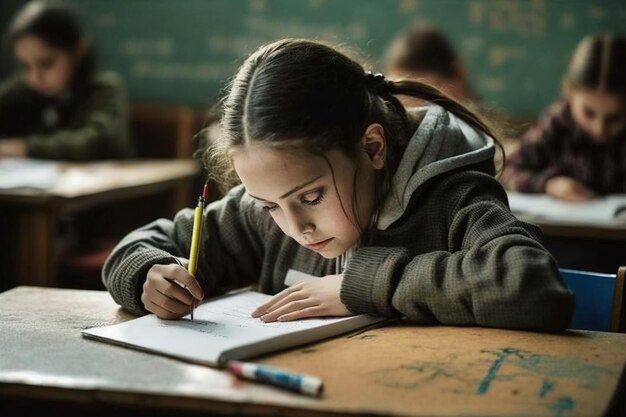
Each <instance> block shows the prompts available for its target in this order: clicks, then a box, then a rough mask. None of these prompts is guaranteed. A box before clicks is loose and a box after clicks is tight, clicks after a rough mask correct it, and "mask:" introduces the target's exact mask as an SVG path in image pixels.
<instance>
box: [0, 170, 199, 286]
mask: <svg viewBox="0 0 626 417" xmlns="http://www.w3.org/2000/svg"><path fill="white" fill-rule="evenodd" d="M35 164H36V162H35ZM54 167H55V168H58V175H55V177H54V181H51V184H50V186H49V187H47V188H45V189H35V188H16V189H0V212H1V214H2V216H3V217H4V218H2V219H0V220H2V222H0V225H4V226H5V227H6V228H7V229H9V231H8V235H9V238H8V241H9V242H11V245H13V246H14V248H15V249H14V248H11V249H10V250H14V251H15V252H16V253H15V256H13V257H11V258H10V259H6V258H7V257H6V256H4V253H6V252H7V251H6V250H2V251H0V252H1V253H0V262H2V265H0V270H2V271H4V272H3V274H6V275H8V276H10V277H12V279H13V280H14V282H15V284H17V285H43V286H57V285H58V282H57V279H56V267H55V263H56V256H57V253H58V248H57V240H58V239H57V238H58V236H57V224H58V220H59V218H60V217H61V216H62V215H67V214H72V213H77V212H80V211H81V210H85V209H89V208H97V207H103V206H107V205H108V206H109V207H110V205H111V204H115V203H118V202H124V201H132V200H135V201H137V200H138V199H140V198H143V197H149V196H154V195H159V194H161V193H164V195H165V197H164V198H163V203H162V204H161V205H160V207H159V208H160V209H163V210H166V211H167V216H168V217H171V216H174V214H175V213H176V212H177V211H178V210H180V209H181V208H183V207H186V206H189V205H191V204H193V201H194V198H193V197H191V196H190V195H191V193H190V190H191V188H190V187H191V185H192V183H193V179H194V178H195V177H196V175H197V174H198V172H199V170H200V167H199V164H198V163H197V161H193V160H174V159H163V160H155V159H152V160H151V159H143V160H141V159H139V160H115V161H98V162H83V163H61V164H60V165H59V166H58V167H57V166H56V165H55V166H54ZM150 220H152V219H150ZM110 221H111V222H113V223H112V224H114V222H115V221H116V219H115V218H113V219H110ZM147 221H148V220H147ZM147 221H146V223H147ZM5 246H6V244H5ZM3 247H4V246H3V242H0V248H3ZM3 268H4V269H3ZM5 269H6V271H5ZM0 288H3V285H2V283H1V282H0Z"/></svg>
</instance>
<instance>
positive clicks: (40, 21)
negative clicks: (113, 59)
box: [4, 0, 96, 89]
mask: <svg viewBox="0 0 626 417" xmlns="http://www.w3.org/2000/svg"><path fill="white" fill-rule="evenodd" d="M4 36H5V39H4V41H5V44H6V46H7V47H8V48H9V49H10V50H12V49H13V48H14V46H15V43H16V42H17V41H18V40H19V39H21V38H24V37H26V36H35V37H37V38H39V39H41V40H42V41H43V42H44V43H45V44H46V45H48V46H50V47H51V48H54V49H60V50H63V51H66V52H69V53H74V52H76V51H78V49H79V48H80V47H81V43H82V42H85V39H86V38H85V33H84V31H83V28H82V25H81V23H80V20H79V18H78V14H77V12H76V11H75V10H74V9H73V8H72V7H70V6H68V5H66V4H63V3H59V2H55V1H39V0H38V1H31V2H29V3H27V4H26V5H25V6H24V7H22V8H21V9H20V10H19V11H18V12H17V13H16V14H15V16H14V17H13V19H12V21H11V24H10V25H9V28H8V29H7V32H6V33H5V35H4ZM95 67H96V59H95V55H94V53H93V50H92V49H91V48H88V49H87V51H85V53H84V54H83V56H82V57H81V60H80V61H79V62H78V63H77V64H76V67H75V70H74V75H73V77H72V86H73V87H75V88H77V89H80V88H81V87H82V85H83V84H84V83H86V82H88V81H90V80H91V78H92V76H93V74H94V72H95Z"/></svg>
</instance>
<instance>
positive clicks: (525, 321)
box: [103, 106, 574, 331]
mask: <svg viewBox="0 0 626 417" xmlns="http://www.w3.org/2000/svg"><path fill="white" fill-rule="evenodd" d="M421 112H422V113H421V117H422V122H421V124H420V126H419V128H418V129H417V131H416V132H415V134H414V136H413V138H412V139H411V142H410V144H409V147H408V148H407V151H406V152H405V156H404V157H403V160H402V161H401V162H400V166H399V168H398V171H397V172H396V175H395V176H394V179H393V183H392V186H393V189H394V191H393V192H392V193H391V194H392V196H390V197H389V198H390V201H387V202H386V204H385V206H384V209H383V211H382V213H381V217H380V222H379V224H378V227H376V228H373V229H374V230H370V231H368V232H366V233H365V235H364V236H363V238H362V243H361V245H360V246H359V247H357V248H355V250H354V252H353V254H352V257H351V259H350V261H349V262H348V264H347V268H346V269H345V271H344V280H343V284H342V288H341V300H342V301H343V303H344V304H345V305H346V306H347V307H348V309H349V310H350V311H352V312H354V313H368V314H372V315H381V316H389V317H393V316H406V317H407V318H408V319H411V320H414V321H417V322H419V323H442V324H449V325H481V326H489V327H503V328H512V329H531V330H545V331H555V330H561V329H564V328H565V327H566V326H567V325H568V324H569V321H570V319H571V316H572V312H573V308H574V296H573V294H572V293H570V292H569V291H568V290H567V289H566V288H565V287H564V285H563V281H562V280H561V278H560V274H559V272H558V269H557V265H556V262H555V261H554V259H553V258H552V256H550V254H549V253H548V252H547V251H546V250H545V249H544V248H543V247H542V246H541V244H540V243H539V240H540V233H539V230H538V229H537V228H536V227H534V226H532V225H529V224H526V223H523V222H521V221H519V220H517V219H516V218H515V217H514V216H513V215H512V214H511V212H510V210H509V208H508V203H507V198H506V193H505V192H504V190H503V189H502V187H501V186H500V184H499V183H498V181H497V180H496V179H495V178H494V177H493V175H492V172H493V152H494V150H493V141H492V140H491V139H490V138H488V137H485V136H484V135H480V134H477V133H476V132H474V131H473V130H471V128H469V127H468V126H467V125H466V124H464V123H463V122H461V121H460V120H458V119H456V118H454V117H453V116H452V115H450V114H449V113H447V112H445V111H444V110H443V109H441V108H440V107H437V106H432V107H429V108H427V109H422V110H421ZM408 167H411V168H408ZM391 199H393V200H394V201H391ZM204 216H205V217H204V218H205V225H204V230H203V237H202V243H201V245H202V246H201V256H200V259H199V264H198V271H197V274H196V277H197V279H198V280H199V282H200V284H201V285H202V286H203V288H204V291H205V294H207V296H211V295H215V294H218V293H221V292H224V291H227V290H229V289H233V288H238V287H242V286H245V285H248V284H252V283H258V288H259V290H260V291H262V292H265V293H269V294H275V293H277V292H279V291H281V290H282V289H284V288H285V285H284V279H285V276H286V274H287V272H288V270H289V269H295V270H298V271H301V272H305V273H308V274H311V275H315V276H320V277H322V276H325V275H330V274H334V273H335V268H336V263H337V262H338V260H334V259H325V258H323V257H322V256H321V255H319V254H317V253H315V252H313V251H311V250H309V249H307V248H305V247H302V246H300V245H299V244H298V243H297V242H296V241H294V240H293V239H291V238H289V237H287V236H285V235H284V234H283V233H282V232H281V231H280V229H279V228H278V227H277V226H276V225H275V224H274V222H273V220H272V219H271V217H270V216H269V214H268V213H267V212H266V211H264V210H262V209H261V208H260V207H259V205H257V204H255V202H254V201H253V199H252V198H251V197H249V196H248V195H247V194H246V190H245V189H244V188H243V186H238V187H235V188H233V189H232V190H231V191H230V192H229V193H228V194H227V195H226V196H225V197H224V198H222V199H221V200H219V201H216V202H214V203H212V204H210V205H209V206H208V207H207V208H206V209H205V213H204ZM192 225H193V210H191V209H185V210H182V211H180V212H179V213H178V214H177V216H176V217H175V219H174V220H173V221H171V220H165V219H160V220H157V221H155V222H153V223H151V224H148V225H146V226H144V227H142V228H140V229H138V230H136V231H134V232H132V233H130V234H129V235H128V236H126V237H125V238H124V239H123V240H122V241H121V242H120V243H119V245H118V246H117V247H116V248H115V250H114V251H113V253H112V254H111V256H110V258H109V259H108V261H107V263H106V264H105V267H104V270H103V281H104V284H105V286H106V287H107V289H108V290H109V291H110V292H111V294H112V296H113V298H114V299H115V301H116V302H118V303H119V304H120V305H122V306H123V307H125V308H126V309H128V310H130V311H131V312H133V313H135V314H145V313H146V310H145V309H144V308H143V306H142V303H141V300H140V297H141V291H142V285H143V283H144V281H145V278H146V273H147V271H148V269H149V268H150V267H151V266H152V265H154V264H158V263H163V264H166V263H172V262H173V256H183V257H186V256H187V254H188V253H189V246H190V240H191V239H190V237H191V233H192Z"/></svg>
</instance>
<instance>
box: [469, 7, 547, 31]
mask: <svg viewBox="0 0 626 417" xmlns="http://www.w3.org/2000/svg"><path fill="white" fill-rule="evenodd" d="M467 12H468V22H469V23H471V24H473V25H474V26H477V27H482V28H487V29H491V30H493V31H494V32H509V33H518V34H523V35H544V34H545V32H546V4H545V1H544V0H508V1H483V0H473V1H471V2H470V3H469V4H468V8H467Z"/></svg>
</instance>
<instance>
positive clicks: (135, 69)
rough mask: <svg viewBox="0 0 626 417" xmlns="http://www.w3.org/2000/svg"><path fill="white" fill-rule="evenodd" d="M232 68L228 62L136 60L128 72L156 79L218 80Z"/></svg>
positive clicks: (139, 76) (232, 69)
mask: <svg viewBox="0 0 626 417" xmlns="http://www.w3.org/2000/svg"><path fill="white" fill-rule="evenodd" d="M234 69H235V67H234V65H233V64H230V63H211V62H159V61H152V60H138V61H136V62H134V63H133V65H132V66H131V70H130V73H131V75H132V76H133V77H138V78H150V79H156V80H183V81H184V80H187V81H189V80H195V81H216V80H217V81H220V80H222V79H223V78H224V74H230V73H232V72H233V71H234Z"/></svg>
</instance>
